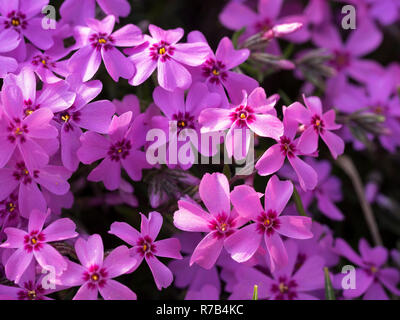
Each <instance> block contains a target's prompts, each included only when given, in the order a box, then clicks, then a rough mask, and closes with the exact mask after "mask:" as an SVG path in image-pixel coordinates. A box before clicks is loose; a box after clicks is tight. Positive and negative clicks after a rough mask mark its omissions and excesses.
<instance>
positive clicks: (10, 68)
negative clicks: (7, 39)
mask: <svg viewBox="0 0 400 320" xmlns="http://www.w3.org/2000/svg"><path fill="white" fill-rule="evenodd" d="M17 68H18V62H17V60H15V59H14V58H11V57H3V56H0V78H4V77H5V76H6V74H7V73H9V72H14V71H15V70H17Z"/></svg>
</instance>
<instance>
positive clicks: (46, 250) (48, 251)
mask: <svg viewBox="0 0 400 320" xmlns="http://www.w3.org/2000/svg"><path fill="white" fill-rule="evenodd" d="M33 255H34V256H35V258H36V261H37V262H38V263H39V264H40V265H41V266H42V267H43V268H44V269H49V267H51V268H54V270H55V272H56V274H57V275H61V274H62V273H63V271H64V270H66V269H67V266H68V265H67V262H66V261H65V259H64V257H63V256H62V255H61V254H60V253H59V252H58V251H57V250H56V249H54V248H53V247H52V246H51V245H48V244H43V246H42V247H41V248H40V250H38V251H35V250H33Z"/></svg>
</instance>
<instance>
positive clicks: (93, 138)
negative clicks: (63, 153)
mask: <svg viewBox="0 0 400 320" xmlns="http://www.w3.org/2000/svg"><path fill="white" fill-rule="evenodd" d="M80 140H81V142H82V146H81V148H80V149H78V151H77V155H78V158H79V160H80V161H82V162H83V163H84V164H90V163H92V162H94V161H96V160H99V159H101V158H104V157H105V156H106V155H107V151H108V149H109V146H110V142H109V141H108V139H106V138H105V137H103V136H102V135H100V134H98V133H95V132H91V131H88V132H85V133H84V134H83V135H82V136H81V139H80Z"/></svg>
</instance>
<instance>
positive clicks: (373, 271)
mask: <svg viewBox="0 0 400 320" xmlns="http://www.w3.org/2000/svg"><path fill="white" fill-rule="evenodd" d="M366 265H367V267H366V268H364V270H365V272H366V273H367V274H368V275H370V276H373V277H375V275H376V273H377V272H378V271H379V268H378V267H377V266H376V265H375V264H373V263H366Z"/></svg>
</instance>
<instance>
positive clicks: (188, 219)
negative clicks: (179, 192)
mask: <svg viewBox="0 0 400 320" xmlns="http://www.w3.org/2000/svg"><path fill="white" fill-rule="evenodd" d="M178 205H179V210H178V211H175V213H174V225H175V227H177V228H178V229H180V230H184V231H189V232H209V231H210V227H209V224H210V215H209V214H208V213H207V212H205V211H204V210H203V209H202V208H201V207H200V206H198V205H197V204H194V203H191V202H188V201H185V200H180V201H178Z"/></svg>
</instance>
